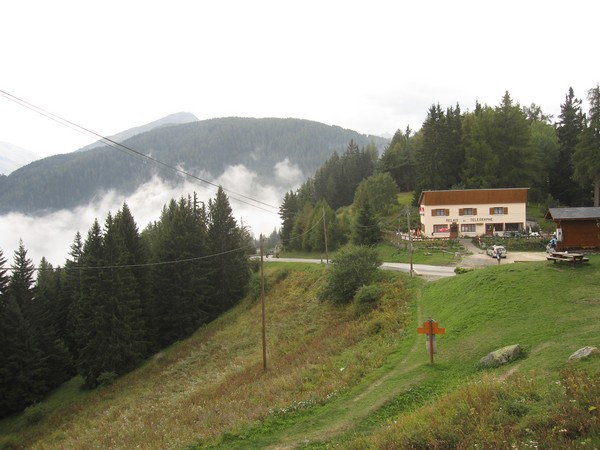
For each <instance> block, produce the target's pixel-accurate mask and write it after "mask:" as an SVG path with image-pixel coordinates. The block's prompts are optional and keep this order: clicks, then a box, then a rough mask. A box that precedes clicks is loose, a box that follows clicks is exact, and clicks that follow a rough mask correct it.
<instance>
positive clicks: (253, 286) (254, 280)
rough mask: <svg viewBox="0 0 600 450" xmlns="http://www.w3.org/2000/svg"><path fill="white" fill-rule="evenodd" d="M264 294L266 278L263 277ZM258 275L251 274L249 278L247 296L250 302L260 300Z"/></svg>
mask: <svg viewBox="0 0 600 450" xmlns="http://www.w3.org/2000/svg"><path fill="white" fill-rule="evenodd" d="M264 284H265V292H266V291H267V277H266V276H265V277H264ZM260 294H261V290H260V273H254V274H252V277H251V278H250V285H249V286H248V295H249V296H250V298H251V299H252V300H258V299H259V298H260Z"/></svg>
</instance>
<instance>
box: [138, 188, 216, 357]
mask: <svg viewBox="0 0 600 450" xmlns="http://www.w3.org/2000/svg"><path fill="white" fill-rule="evenodd" d="M206 228H207V218H206V210H205V208H204V205H203V204H200V203H199V202H198V200H197V197H196V195H195V194H194V197H193V199H190V198H188V199H187V200H186V199H184V198H181V199H180V201H179V202H176V201H175V200H171V202H170V203H169V205H168V207H167V206H165V207H164V208H163V211H162V214H161V217H160V220H159V221H158V223H156V224H155V226H154V227H153V229H152V231H151V233H146V235H147V236H148V239H149V240H150V242H151V247H152V254H153V256H152V258H153V261H154V262H168V261H170V262H175V261H181V263H171V264H158V265H156V266H154V267H153V270H152V286H153V288H152V293H151V299H152V300H151V302H152V303H151V308H149V312H150V321H149V330H150V332H151V333H150V334H151V337H152V339H151V341H152V343H153V348H154V350H157V349H160V348H162V347H164V346H166V345H169V344H171V343H172V342H174V341H176V340H178V339H181V338H184V337H187V336H188V335H189V334H191V333H192V332H193V331H195V330H196V329H197V328H198V326H200V325H201V324H203V323H206V322H207V321H209V320H210V319H212V318H213V317H214V316H215V314H216V313H215V311H214V309H213V307H212V305H211V304H210V302H209V300H208V297H209V294H210V292H211V288H210V283H209V281H208V272H209V269H208V267H207V265H209V264H211V262H210V261H208V260H205V259H203V258H204V257H205V256H206V255H207V253H208V250H207V247H206V246H207V244H206V233H207V230H206Z"/></svg>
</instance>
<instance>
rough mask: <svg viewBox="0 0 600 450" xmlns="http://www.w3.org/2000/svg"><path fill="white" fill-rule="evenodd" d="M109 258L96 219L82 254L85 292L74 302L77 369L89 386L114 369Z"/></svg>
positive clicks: (82, 275) (94, 385)
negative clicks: (109, 351)
mask: <svg viewBox="0 0 600 450" xmlns="http://www.w3.org/2000/svg"><path fill="white" fill-rule="evenodd" d="M104 267H105V261H104V252H103V242H102V230H101V228H100V224H99V223H98V220H94V223H93V224H92V227H91V228H90V230H89V231H88V234H87V238H86V240H85V242H84V244H83V252H82V255H81V292H80V295H79V296H78V297H77V301H76V303H75V305H74V311H75V313H74V316H75V321H76V323H75V338H76V343H77V361H76V366H77V372H78V373H79V374H80V375H81V376H82V377H83V378H84V380H85V385H84V386H85V387H86V388H94V387H96V386H97V385H98V383H99V380H98V377H99V376H100V375H101V374H102V373H103V372H108V371H110V370H112V367H111V366H110V365H109V364H108V361H107V359H108V355H107V354H106V349H107V348H108V347H109V340H110V336H109V333H110V317H109V311H108V308H107V307H106V303H107V302H106V297H107V293H106V283H105V274H104V272H105V270H106V269H105V268H104Z"/></svg>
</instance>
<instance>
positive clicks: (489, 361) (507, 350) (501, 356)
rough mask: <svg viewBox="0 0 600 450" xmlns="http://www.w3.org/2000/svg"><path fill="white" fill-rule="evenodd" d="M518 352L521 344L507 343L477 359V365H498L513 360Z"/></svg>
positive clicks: (517, 355) (519, 352)
mask: <svg viewBox="0 0 600 450" xmlns="http://www.w3.org/2000/svg"><path fill="white" fill-rule="evenodd" d="M520 354H521V346H520V345H519V344H514V345H508V346H506V347H502V348H500V349H498V350H494V351H493V352H491V353H488V354H487V355H486V356H484V357H483V358H481V359H480V360H479V365H480V366H482V367H498V366H501V365H503V364H508V363H509V362H511V361H514V360H515V359H517V358H518V357H519V355H520Z"/></svg>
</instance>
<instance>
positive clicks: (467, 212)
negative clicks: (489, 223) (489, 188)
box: [458, 208, 477, 216]
mask: <svg viewBox="0 0 600 450" xmlns="http://www.w3.org/2000/svg"><path fill="white" fill-rule="evenodd" d="M458 215H459V216H476V215H477V208H460V209H459V210H458Z"/></svg>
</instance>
